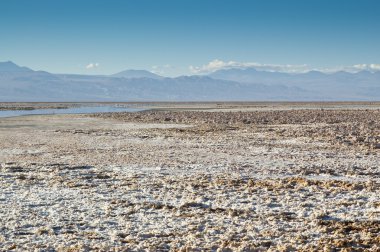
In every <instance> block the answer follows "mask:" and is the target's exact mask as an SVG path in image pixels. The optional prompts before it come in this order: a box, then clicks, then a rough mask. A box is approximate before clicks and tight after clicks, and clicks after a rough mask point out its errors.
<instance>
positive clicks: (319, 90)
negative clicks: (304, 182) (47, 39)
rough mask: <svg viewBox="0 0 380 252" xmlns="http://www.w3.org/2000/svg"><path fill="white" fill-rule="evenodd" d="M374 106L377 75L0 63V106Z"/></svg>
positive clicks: (378, 93)
mask: <svg viewBox="0 0 380 252" xmlns="http://www.w3.org/2000/svg"><path fill="white" fill-rule="evenodd" d="M358 100H362V101H374V100H380V72H374V73H372V72H368V71H361V72H358V73H349V72H342V71H341V72H336V73H329V74H325V73H322V72H317V71H311V72H307V73H300V74H289V73H281V72H265V71H257V70H255V69H254V68H246V69H238V68H235V69H224V70H219V71H216V72H213V73H211V74H209V75H193V76H180V77H176V78H167V77H162V76H159V75H157V74H154V73H151V72H149V71H145V70H126V71H123V72H120V73H116V74H113V75H99V76H94V75H77V74H52V73H48V72H44V71H34V70H31V69H29V68H27V67H20V66H18V65H16V64H14V63H13V62H10V61H8V62H0V101H4V102H11V101H358Z"/></svg>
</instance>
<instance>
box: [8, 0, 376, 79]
mask: <svg viewBox="0 0 380 252" xmlns="http://www.w3.org/2000/svg"><path fill="white" fill-rule="evenodd" d="M214 59H219V60H223V61H230V60H233V61H237V62H259V63H266V64H294V65H300V64H307V65H309V66H313V67H320V68H322V67H335V66H350V65H355V64H364V63H365V64H370V63H374V64H379V63H380V1H379V0H61V1H58V0H57V1H55V0H24V1H22V0H1V1H0V61H6V60H12V61H14V62H15V63H17V64H19V65H24V66H28V67H31V68H32V69H35V70H40V69H42V70H46V71H50V72H54V73H86V74H97V73H101V74H110V73H114V72H118V71H121V70H124V69H147V70H152V66H158V67H157V68H156V69H157V70H158V71H164V75H179V74H190V71H189V66H190V65H193V66H202V65H205V64H207V63H208V62H210V61H212V60H214ZM90 63H93V64H95V63H98V64H99V66H98V67H94V68H92V69H86V66H87V65H88V64H90ZM165 65H167V66H165ZM169 65H170V66H169Z"/></svg>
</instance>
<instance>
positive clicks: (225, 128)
mask: <svg viewBox="0 0 380 252" xmlns="http://www.w3.org/2000/svg"><path fill="white" fill-rule="evenodd" d="M346 112H347V113H348V115H346V114H345V113H346ZM346 112H344V111H343V112H339V111H338V112H336V111H333V112H323V113H327V114H326V115H325V116H323V115H322V116H320V115H319V114H318V113H321V112H318V111H317V112H316V113H314V114H313V113H312V112H307V113H306V112H303V111H295V112H294V111H293V112H292V111H290V112H287V113H288V114H282V113H267V114H266V115H261V114H260V113H259V114H257V113H256V114H255V113H253V114H250V115H244V114H238V113H237V114H233V115H231V114H230V113H212V114H210V113H206V114H205V113H198V112H145V113H138V114H129V113H123V114H112V115H109V114H105V115H100V116H101V117H105V118H106V120H104V119H97V118H86V117H80V116H55V117H49V119H45V118H46V117H34V118H31V119H30V121H27V122H23V123H22V122H20V121H17V120H13V121H12V120H8V121H7V122H5V123H4V121H2V123H1V124H0V138H1V147H2V148H1V151H0V157H1V160H4V162H2V163H1V172H0V180H1V196H0V204H1V205H2V206H6V207H1V210H0V217H1V219H2V220H5V221H4V224H2V226H1V233H0V235H1V236H0V242H1V244H2V247H3V248H5V249H6V248H16V249H18V250H24V249H29V248H31V247H33V248H40V249H49V248H51V249H52V248H54V249H59V248H61V249H62V250H68V249H79V250H83V249H86V248H91V249H103V250H111V249H116V248H120V249H126V248H130V249H135V250H137V249H146V250H151V251H153V250H157V249H161V250H178V249H181V248H182V249H185V248H188V249H191V248H193V249H197V248H198V249H199V248H204V249H211V250H217V249H218V248H230V249H232V250H246V251H248V250H249V249H252V248H259V249H262V250H267V249H272V250H284V249H289V250H292V249H293V250H321V249H324V248H326V249H327V248H330V249H331V248H356V249H359V250H360V249H361V250H372V251H376V250H378V249H379V243H380V240H379V237H380V198H379V196H378V195H379V183H380V181H379V178H380V168H379V165H378V164H379V163H380V162H379V161H380V160H379V157H378V150H377V149H376V147H377V145H376V144H377V142H376V141H377V140H378V139H376V137H377V136H378V132H377V130H378V129H379V128H378V127H377V122H378V120H376V119H377V116H378V113H379V112H377V111H372V112H367V113H368V114H367V115H364V116H363V113H362V111H359V112H357V113H355V112H352V111H346ZM305 113H306V114H305ZM328 113H331V114H330V116H329V115H328ZM206 115H207V116H206ZM281 115H283V117H281ZM305 115H306V116H305ZM317 115H318V116H317ZM247 116H249V119H250V120H251V121H250V122H248V121H247V120H246V119H247V118H246V117H247ZM261 116H266V121H262V122H261V123H258V122H257V121H255V120H256V119H257V120H258V119H260V120H261V119H262V118H261ZM308 116H309V118H308ZM109 117H112V118H114V119H111V120H110V118H109ZM285 117H287V118H288V119H286V118H285ZM330 117H331V118H330ZM366 117H368V119H367V120H366V119H365V118H366ZM231 118H232V119H233V120H231ZM234 118H235V119H234ZM334 118H335V119H334ZM115 119H116V120H115ZM333 119H334V120H335V121H336V120H338V121H337V122H331V121H332V120H333ZM120 120H125V121H127V122H128V123H123V122H122V121H120ZM210 120H213V121H212V122H210ZM286 120H288V121H286ZM301 121H302V123H300V122H301ZM308 121H314V122H313V123H308ZM371 121H374V123H372V124H374V125H372V126H370V127H369V126H365V124H366V123H367V124H368V123H369V122H371ZM16 122H17V123H16ZM65 122H66V124H65ZM67 122H69V124H68V125H67ZM152 122H155V124H154V125H150V123H152ZM162 122H164V123H165V124H161V123H162ZM190 122H191V123H192V124H193V126H190V127H189V126H186V125H180V128H177V127H176V125H175V124H173V123H182V124H183V123H190ZM168 123H169V124H168ZM14 124H17V125H18V128H12V129H9V127H7V126H9V125H14ZM35 124H37V125H39V126H38V127H37V128H36V127H35V126H31V125H35ZM370 124H371V123H370ZM363 125H364V127H362V126H363ZM356 128H357V129H358V130H356V131H354V130H352V129H356ZM2 129H6V131H5V130H2ZM10 131H11V132H12V134H9V132H10ZM330 131H332V132H333V133H336V132H338V133H339V132H340V133H342V134H341V136H340V138H339V137H338V138H337V137H336V136H335V134H333V133H331V132H330ZM351 132H356V133H355V134H356V136H352V135H350V133H351ZM31 133H33V135H31ZM36 136H38V137H36ZM360 137H364V140H363V141H360V140H361V139H360ZM366 138H368V139H366ZM32 139H33V141H31V140H32ZM52 139H54V141H51V140H52ZM31 150H33V151H31Z"/></svg>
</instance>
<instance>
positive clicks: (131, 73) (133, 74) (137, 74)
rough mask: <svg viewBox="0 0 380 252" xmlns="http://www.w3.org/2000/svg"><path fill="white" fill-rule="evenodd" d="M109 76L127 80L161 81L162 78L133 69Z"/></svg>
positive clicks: (145, 71)
mask: <svg viewBox="0 0 380 252" xmlns="http://www.w3.org/2000/svg"><path fill="white" fill-rule="evenodd" d="M111 76H112V77H119V78H127V79H134V78H150V79H162V78H163V77H162V76H160V75H158V74H154V73H152V72H149V71H147V70H135V69H129V70H125V71H122V72H119V73H116V74H113V75H111Z"/></svg>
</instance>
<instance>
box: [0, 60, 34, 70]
mask: <svg viewBox="0 0 380 252" xmlns="http://www.w3.org/2000/svg"><path fill="white" fill-rule="evenodd" d="M30 71H33V70H32V69H30V68H27V67H20V66H19V65H16V64H15V63H13V62H12V61H5V62H0V72H30Z"/></svg>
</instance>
